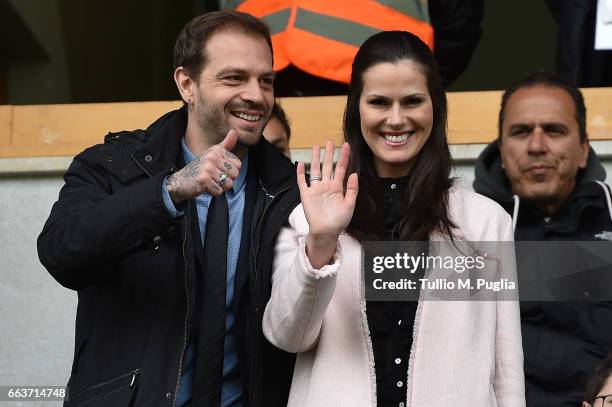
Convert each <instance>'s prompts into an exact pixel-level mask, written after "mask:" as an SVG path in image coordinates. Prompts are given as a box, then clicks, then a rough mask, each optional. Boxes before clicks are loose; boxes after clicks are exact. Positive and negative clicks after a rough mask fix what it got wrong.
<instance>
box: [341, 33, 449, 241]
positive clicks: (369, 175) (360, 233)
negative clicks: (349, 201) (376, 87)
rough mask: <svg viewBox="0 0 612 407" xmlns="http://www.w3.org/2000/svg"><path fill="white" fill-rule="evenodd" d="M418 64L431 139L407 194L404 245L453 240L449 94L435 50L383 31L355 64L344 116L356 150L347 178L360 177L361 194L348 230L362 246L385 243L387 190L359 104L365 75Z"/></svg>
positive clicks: (346, 136) (411, 37) (414, 169)
mask: <svg viewBox="0 0 612 407" xmlns="http://www.w3.org/2000/svg"><path fill="white" fill-rule="evenodd" d="M405 60H409V61H413V62H414V63H416V64H417V65H418V66H419V68H420V69H421V70H422V72H423V75H425V78H426V80H427V90H428V91H429V95H430V97H431V104H432V108H433V126H432V129H431V134H430V136H429V138H428V139H427V141H426V142H425V144H424V145H423V147H422V148H421V151H420V152H419V153H418V155H417V157H416V160H415V162H414V165H413V167H412V170H411V174H412V175H411V176H410V179H409V182H408V188H407V189H406V194H407V195H406V197H405V198H406V203H407V205H406V206H405V212H404V213H403V214H402V219H401V220H400V236H399V237H400V239H401V240H425V239H427V238H428V237H429V234H430V233H431V232H432V231H434V230H440V231H441V232H442V233H443V234H446V235H449V236H451V238H452V229H453V228H454V227H455V224H454V223H453V222H452V221H451V219H450V216H449V212H448V190H449V188H450V187H451V186H452V183H453V181H452V179H451V178H450V171H451V166H452V159H451V155H450V150H449V147H448V142H447V139H446V123H447V103H446V93H445V92H444V87H443V86H442V79H441V78H440V74H439V71H438V66H437V64H436V60H435V58H434V56H433V53H432V52H431V49H429V47H428V46H427V45H425V43H423V41H421V40H420V39H419V38H418V37H417V36H415V35H414V34H411V33H409V32H406V31H383V32H380V33H378V34H374V35H373V36H371V37H370V38H368V39H367V40H366V41H365V42H364V43H363V45H361V47H360V48H359V50H358V51H357V54H356V55H355V60H354V61H353V66H352V72H351V82H350V85H349V94H348V98H347V101H346V109H345V111H344V122H343V131H344V139H345V140H346V141H347V142H348V143H349V144H350V146H351V154H350V159H349V168H348V171H347V174H350V173H353V172H356V173H357V174H358V175H359V194H358V195H357V202H356V205H355V212H354V214H353V217H352V219H351V223H350V224H349V226H348V228H347V231H348V233H349V234H351V235H352V236H353V237H355V238H356V239H358V240H360V241H364V240H381V239H382V238H383V228H384V213H383V212H382V211H383V206H382V205H380V202H381V200H382V196H381V195H382V194H383V191H382V189H381V186H380V185H381V184H380V182H379V178H378V175H377V174H376V169H375V168H374V161H373V153H372V150H371V149H370V148H369V146H368V144H367V143H366V142H365V140H364V138H363V134H362V132H361V113H360V110H359V99H360V98H361V93H362V91H363V85H364V84H363V74H364V72H365V71H367V70H368V69H369V68H371V67H372V66H374V65H377V64H382V63H392V64H395V63H399V62H402V61H405Z"/></svg>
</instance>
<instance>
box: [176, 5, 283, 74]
mask: <svg viewBox="0 0 612 407" xmlns="http://www.w3.org/2000/svg"><path fill="white" fill-rule="evenodd" d="M228 29H233V30H237V31H241V32H244V33H247V34H253V35H256V36H257V35H259V36H261V37H262V38H264V39H265V40H266V42H267V43H268V47H269V48H270V53H272V56H274V51H273V49H272V39H271V37H270V30H269V29H268V27H267V26H266V25H265V24H264V23H263V22H262V21H261V20H258V19H257V18H255V17H253V16H252V15H250V14H247V13H241V12H239V11H233V10H229V11H228V10H225V11H213V12H210V13H206V14H202V15H200V16H197V17H195V18H194V19H192V20H191V21H190V22H188V23H187V24H186V25H185V27H183V29H182V30H181V32H180V34H179V36H178V38H177V39H176V43H175V45H174V69H176V68H178V67H179V66H182V67H183V68H185V70H186V71H187V73H188V74H189V77H190V78H191V79H193V80H197V78H198V76H199V75H200V72H201V71H202V69H203V68H204V65H205V64H206V54H205V53H204V49H205V47H206V43H207V41H208V39H209V38H210V37H211V36H212V35H213V34H214V33H216V32H219V31H222V30H228Z"/></svg>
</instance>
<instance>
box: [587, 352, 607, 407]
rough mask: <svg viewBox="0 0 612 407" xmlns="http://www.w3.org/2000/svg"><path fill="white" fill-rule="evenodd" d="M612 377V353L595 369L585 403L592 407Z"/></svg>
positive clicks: (589, 381) (590, 379)
mask: <svg viewBox="0 0 612 407" xmlns="http://www.w3.org/2000/svg"><path fill="white" fill-rule="evenodd" d="M610 377H612V352H610V353H609V354H608V356H607V357H606V358H605V359H604V360H603V361H602V362H601V363H600V364H599V365H598V366H597V367H596V368H595V370H594V371H593V373H592V374H591V377H589V380H587V383H586V391H585V394H584V401H586V402H587V403H590V404H591V405H592V404H593V403H594V402H595V397H597V394H598V393H599V392H600V391H601V389H603V387H604V385H605V384H606V381H607V380H608V378H610Z"/></svg>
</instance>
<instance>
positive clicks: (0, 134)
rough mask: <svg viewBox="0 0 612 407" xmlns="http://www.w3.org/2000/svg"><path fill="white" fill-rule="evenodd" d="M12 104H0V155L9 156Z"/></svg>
mask: <svg viewBox="0 0 612 407" xmlns="http://www.w3.org/2000/svg"><path fill="white" fill-rule="evenodd" d="M12 122H13V106H8V105H4V106H1V105H0V157H7V156H9V149H10V146H11V138H12V128H11V127H12Z"/></svg>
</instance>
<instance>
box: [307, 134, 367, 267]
mask: <svg viewBox="0 0 612 407" xmlns="http://www.w3.org/2000/svg"><path fill="white" fill-rule="evenodd" d="M334 147H335V146H334V142H333V141H331V140H328V141H327V144H326V146H325V157H324V159H323V168H320V158H319V153H320V151H319V146H318V145H315V146H314V147H313V148H312V163H311V166H310V186H309V185H308V184H307V183H306V175H305V171H304V164H303V163H299V164H298V167H297V181H298V186H299V188H300V196H301V199H302V206H303V207H304V213H305V215H306V220H307V221H308V226H309V232H308V236H307V238H306V251H307V254H308V258H309V260H310V263H311V264H312V266H313V267H314V268H317V269H318V268H321V267H322V266H324V265H326V264H328V263H329V262H330V261H331V259H332V257H333V255H334V252H335V250H336V242H337V241H338V236H340V233H341V232H342V231H343V230H344V229H345V228H346V227H347V226H348V224H349V222H350V221H351V217H352V216H353V210H354V209H355V201H356V199H357V191H358V181H357V174H355V173H353V174H351V175H350V176H349V178H348V181H347V183H346V190H345V188H344V176H345V174H346V167H347V165H348V160H349V153H350V147H349V145H348V143H344V144H343V145H342V149H341V152H340V158H339V160H338V163H337V164H336V171H335V172H334V168H333V167H334V164H333V158H334Z"/></svg>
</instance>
